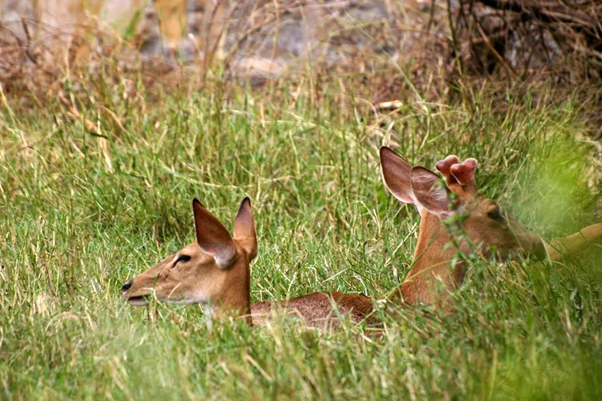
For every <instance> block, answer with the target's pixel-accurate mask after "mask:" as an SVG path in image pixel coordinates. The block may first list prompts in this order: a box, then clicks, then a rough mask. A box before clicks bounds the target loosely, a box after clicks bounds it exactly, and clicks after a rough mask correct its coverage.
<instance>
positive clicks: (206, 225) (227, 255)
mask: <svg viewBox="0 0 602 401" xmlns="http://www.w3.org/2000/svg"><path fill="white" fill-rule="evenodd" d="M192 210H193V212H194V226H195V228H196V240H197V243H198V244H199V246H200V247H201V250H202V251H203V252H205V253H207V254H209V255H211V256H213V258H214V259H215V262H216V263H217V265H218V266H219V267H222V268H227V267H230V266H232V263H234V260H235V259H236V246H235V245H234V241H233V240H232V237H230V234H228V230H226V228H225V227H224V226H223V225H222V223H220V222H219V220H218V219H216V218H215V217H214V216H213V215H212V214H211V213H209V212H208V211H207V209H205V208H204V207H203V205H201V202H199V201H198V200H197V199H194V200H193V201H192Z"/></svg>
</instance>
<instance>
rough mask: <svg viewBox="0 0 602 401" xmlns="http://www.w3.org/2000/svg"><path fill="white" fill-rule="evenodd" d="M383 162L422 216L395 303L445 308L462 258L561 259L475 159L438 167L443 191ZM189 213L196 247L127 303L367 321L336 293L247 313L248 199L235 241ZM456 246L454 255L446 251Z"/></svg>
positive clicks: (564, 243)
mask: <svg viewBox="0 0 602 401" xmlns="http://www.w3.org/2000/svg"><path fill="white" fill-rule="evenodd" d="M380 156H381V163H382V167H383V177H384V180H385V183H386V184H387V187H388V188H389V189H390V191H391V192H392V193H393V194H394V195H395V197H396V198H398V199H399V200H401V201H402V202H406V203H413V204H414V205H416V207H417V208H418V210H419V212H420V215H421V223H420V230H419V235H418V244H417V246H416V250H415V253H414V262H413V267H412V269H411V270H410V271H409V272H408V274H407V276H406V279H405V280H404V282H403V283H402V284H401V286H400V287H399V291H396V292H395V293H394V294H395V296H394V297H393V299H392V300H391V301H393V302H399V303H404V304H418V303H433V302H437V301H439V300H441V299H442V298H441V297H442V296H443V297H445V295H446V293H448V292H449V291H452V290H453V289H455V288H457V287H458V286H459V285H460V284H461V283H462V281H463V279H464V275H465V274H466V267H465V265H464V264H463V263H462V261H461V260H460V261H458V260H455V263H454V259H456V255H457V254H458V251H460V252H463V253H467V252H470V251H475V250H476V251H478V252H480V253H482V254H484V255H488V254H491V253H495V254H496V255H497V256H498V257H500V258H501V259H506V258H509V257H511V256H512V255H514V254H518V253H524V254H532V255H534V256H535V257H537V258H539V259H543V258H545V257H546V256H547V257H548V258H559V257H560V253H559V252H558V251H557V250H556V249H555V248H554V247H552V246H550V245H548V244H546V243H545V242H544V241H543V240H542V239H541V238H540V237H539V236H538V235H535V234H533V233H531V232H529V231H527V230H525V229H524V228H522V227H521V226H520V225H519V224H518V223H516V222H515V221H514V220H512V219H511V218H510V217H509V216H507V215H506V214H505V213H503V212H502V211H501V209H500V207H499V206H498V205H497V204H496V203H495V202H494V201H492V200H491V199H488V198H485V197H483V196H482V195H480V194H478V192H477V190H476V186H475V182H474V172H475V169H476V160H474V159H468V160H466V161H464V162H463V163H458V159H457V157H455V156H448V157H447V158H445V159H444V160H442V161H440V162H439V163H437V169H438V170H439V171H440V172H441V174H442V175H443V176H444V178H445V186H443V185H441V181H440V179H439V177H438V176H437V175H436V174H435V173H433V172H431V171H430V170H428V169H426V168H424V167H411V166H410V165H409V164H408V163H407V162H405V161H404V160H403V159H402V158H401V157H399V156H398V155H396V154H395V153H394V152H393V151H392V150H390V149H388V148H386V147H383V148H382V149H381V154H380ZM193 211H194V221H195V228H196V237H197V241H196V242H194V243H192V244H189V245H187V246H186V247H184V248H183V249H182V250H181V251H179V252H178V253H176V254H174V255H172V256H170V257H168V258H167V259H165V260H164V261H163V262H161V263H159V264H158V265H156V266H154V267H152V268H151V269H149V270H148V271H146V272H144V273H142V274H140V275H138V276H136V277H135V278H134V279H133V280H130V281H128V282H127V283H125V285H124V286H123V288H122V293H123V296H124V297H125V298H126V299H127V300H128V301H129V302H130V303H131V304H134V305H143V304H146V303H147V302H148V297H149V296H151V295H152V294H153V293H154V294H155V295H156V297H157V298H158V299H159V300H167V301H170V302H175V303H188V304H193V303H205V304H210V305H212V308H211V310H212V312H211V313H212V314H213V315H214V316H217V317H221V316H240V317H242V318H243V319H244V320H245V321H246V322H248V323H252V324H259V323H261V322H262V321H263V320H264V319H265V318H266V317H267V316H268V315H270V312H271V311H272V310H274V309H275V310H283V309H286V310H287V312H291V311H292V313H294V314H297V315H299V316H300V317H302V318H303V319H304V320H305V321H306V323H307V324H308V325H310V326H324V325H331V324H336V323H337V316H338V315H337V313H336V312H337V311H338V312H339V313H340V314H342V315H347V316H348V317H350V318H351V319H352V320H353V321H355V322H358V321H361V320H364V319H365V318H366V317H368V316H369V315H370V313H371V311H372V302H371V300H370V299H369V298H368V297H364V296H361V295H350V294H342V293H336V292H333V293H321V292H320V293H314V294H310V295H306V296H302V297H298V298H294V299H291V300H285V301H279V302H276V301H274V302H271V301H268V302H260V303H255V304H251V303H250V268H249V263H250V262H251V260H252V259H253V258H254V257H255V256H256V254H257V239H256V234H255V225H254V221H253V214H252V211H251V203H250V201H249V199H248V198H245V200H243V202H242V204H241V206H240V209H239V211H238V214H237V215H236V218H235V220H234V237H233V238H232V237H230V234H229V233H228V231H227V230H226V228H225V227H224V226H223V225H222V224H221V223H220V222H219V221H218V220H217V219H216V218H215V217H214V216H212V215H211V214H210V213H209V212H208V211H207V210H206V209H205V208H204V207H203V206H202V205H201V204H200V202H198V201H197V200H194V201H193ZM601 239H602V224H596V225H593V226H590V227H587V228H586V229H584V230H582V231H581V232H580V233H577V234H574V235H572V236H570V237H566V238H563V239H558V240H556V241H555V242H553V243H554V244H555V245H556V247H563V248H565V249H566V250H567V251H569V252H572V251H579V250H581V249H582V248H584V247H585V246H586V245H587V244H588V243H589V242H599V241H600V240H601ZM450 243H451V244H452V245H453V246H452V247H449V246H447V245H448V244H450ZM452 263H454V266H453V267H452ZM441 285H442V286H443V287H444V289H445V290H446V291H444V292H443V293H441V292H438V291H437V287H438V286H441ZM399 298H401V299H399ZM335 305H336V311H335V308H334V306H335Z"/></svg>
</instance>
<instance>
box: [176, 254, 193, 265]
mask: <svg viewBox="0 0 602 401" xmlns="http://www.w3.org/2000/svg"><path fill="white" fill-rule="evenodd" d="M188 261H190V256H189V255H178V257H177V258H176V260H174V262H173V265H174V266H175V265H177V264H178V263H179V262H188Z"/></svg>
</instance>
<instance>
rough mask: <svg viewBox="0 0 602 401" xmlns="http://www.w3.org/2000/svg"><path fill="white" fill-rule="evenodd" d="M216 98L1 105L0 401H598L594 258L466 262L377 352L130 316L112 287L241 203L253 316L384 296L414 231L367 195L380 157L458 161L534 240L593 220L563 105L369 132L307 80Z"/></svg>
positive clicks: (168, 315)
mask: <svg viewBox="0 0 602 401" xmlns="http://www.w3.org/2000/svg"><path fill="white" fill-rule="evenodd" d="M120 85H122V83H120V82H118V83H117V84H116V88H117V89H119V88H122V86H120ZM123 85H125V83H123ZM226 89H227V90H226ZM226 89H225V88H224V87H221V89H220V87H217V88H215V89H214V90H211V91H198V92H191V93H186V94H181V93H179V92H178V91H173V93H172V94H163V95H162V96H161V97H159V98H158V99H156V100H155V101H150V100H148V101H147V99H148V98H150V96H148V97H147V96H146V94H145V92H144V90H141V91H140V92H139V93H140V98H132V97H128V96H125V95H124V94H123V93H125V90H124V92H123V93H122V92H120V91H119V90H115V91H114V92H110V91H109V92H107V91H106V90H105V91H103V88H102V87H100V86H98V87H95V88H84V92H85V91H87V90H89V91H90V93H91V94H90V95H89V97H88V98H87V99H86V100H85V101H82V102H78V101H76V100H75V99H76V98H75V97H73V98H72V97H69V94H68V93H67V97H66V98H67V102H68V103H70V104H71V105H72V109H71V111H69V108H68V107H65V105H64V103H65V102H63V103H61V102H59V101H58V100H50V99H48V100H45V101H41V102H40V101H37V102H35V101H34V102H31V103H30V104H29V105H28V106H23V104H22V103H19V101H17V100H11V99H6V98H4V100H3V103H2V108H1V109H0V110H1V113H0V141H1V142H0V211H1V212H0V265H2V270H1V272H0V301H1V302H0V398H2V399H52V400H56V399H105V398H108V399H165V400H169V399H174V400H180V399H218V400H223V399H234V398H235V397H237V398H238V399H345V400H349V399H465V398H468V399H563V400H566V399H600V398H602V315H601V313H602V300H601V297H600V295H601V284H602V265H601V263H600V256H601V255H602V252H601V249H599V248H598V249H594V250H592V251H591V252H590V253H589V254H588V255H587V256H585V257H582V258H579V259H574V260H571V261H569V262H567V263H566V264H556V265H554V266H542V265H534V264H532V263H527V262H525V263H521V264H520V265H515V264H499V263H493V262H485V261H479V260H475V262H474V264H473V265H472V267H471V271H470V272H469V274H468V277H467V280H466V283H465V285H464V286H463V287H462V288H461V289H460V290H459V291H458V292H457V293H456V294H455V296H454V298H455V308H454V309H455V313H454V314H453V315H451V316H450V315H444V314H441V313H437V311H436V310H431V309H429V308H426V307H425V308H417V309H415V310H407V311H404V312H403V313H402V314H400V315H399V316H396V317H390V316H382V318H383V320H384V324H385V329H384V331H385V334H384V336H383V337H382V338H374V337H371V336H369V335H367V334H368V329H367V328H365V327H362V326H361V325H360V326H354V325H352V324H351V323H349V322H347V323H346V324H345V325H344V327H343V329H341V330H340V331H337V332H332V333H320V332H313V331H307V330H303V328H302V327H299V326H298V324H296V323H295V322H291V321H283V322H275V323H273V324H270V325H269V326H267V327H259V328H249V327H244V326H242V325H240V324H239V323H237V322H231V323H224V324H222V325H219V326H217V327H214V328H213V330H212V331H208V330H207V329H206V327H205V325H204V320H203V312H202V309H201V308H200V307H198V306H190V307H178V306H173V305H162V304H156V305H152V306H151V307H149V308H133V307H131V306H128V305H126V304H125V303H124V302H123V300H122V299H121V297H120V287H121V285H122V284H123V282H125V281H126V280H127V279H129V278H131V277H133V276H134V275H136V274H138V273H140V272H142V271H144V270H146V269H147V268H148V267H150V266H152V265H153V264H155V263H157V262H159V261H160V260H162V258H163V257H165V256H166V255H168V254H169V253H171V252H174V251H176V250H178V249H179V248H180V247H181V246H183V245H184V244H186V243H188V242H191V241H192V240H193V239H194V232H193V231H194V228H193V225H192V210H191V207H190V202H191V200H192V198H193V197H197V198H199V199H200V200H201V201H202V202H203V203H204V204H205V205H206V206H207V207H208V209H209V210H210V211H211V212H212V213H214V214H215V215H216V216H217V217H218V218H220V219H221V220H222V221H223V222H225V223H226V226H227V227H228V228H231V222H232V219H233V217H234V214H235V212H236V209H237V207H238V204H239V202H240V200H241V199H242V198H243V197H244V196H245V195H249V196H250V197H251V199H252V201H253V206H254V211H255V216H256V224H257V229H258V238H259V255H258V257H257V259H256V260H255V261H254V263H253V265H252V273H251V276H252V295H251V296H252V300H254V301H258V300H267V299H284V298H287V297H292V296H297V295H302V294H306V293H309V292H315V291H321V290H330V291H335V290H336V291H343V292H348V293H364V294H367V295H369V296H371V297H373V298H374V299H379V298H380V297H381V296H382V295H383V294H385V293H386V292H387V291H388V290H391V289H393V288H394V287H395V286H396V285H398V284H399V283H400V282H401V281H402V280H403V277H404V276H405V274H406V272H407V270H408V268H409V266H410V263H411V257H412V251H413V247H414V246H415V244H416V239H417V225H418V222H419V219H418V215H417V213H416V211H415V210H414V209H413V207H408V206H403V205H401V204H400V203H399V202H397V201H396V200H395V199H394V198H393V197H392V196H391V195H389V193H388V192H387V190H386V189H385V188H384V186H383V183H382V181H381V177H380V171H379V163H378V148H379V147H380V146H381V145H383V144H386V145H392V146H394V147H398V149H399V150H398V152H399V153H400V154H403V155H404V156H405V157H406V158H407V159H408V160H409V161H410V162H412V163H414V164H422V165H425V166H427V167H429V168H433V167H434V163H435V162H436V161H437V160H439V159H441V158H443V157H444V156H446V155H447V154H449V153H455V154H458V155H459V156H460V157H476V158H477V159H478V160H479V161H480V167H479V170H478V177H477V183H478V184H479V186H480V188H481V190H482V192H483V193H484V194H486V195H488V196H491V197H493V198H494V199H496V200H498V201H499V203H500V204H501V205H502V206H503V207H505V208H507V209H509V210H510V211H511V212H512V214H513V215H514V217H515V218H517V220H519V221H520V222H521V223H522V224H523V225H524V226H525V227H527V228H529V229H531V230H533V231H536V232H538V233H541V234H543V235H544V236H546V237H547V238H551V237H552V236H558V235H568V234H570V233H572V232H574V231H575V230H577V229H579V228H580V227H582V226H585V225H588V224H592V223H594V222H597V221H599V220H600V217H599V212H600V211H599V210H597V208H599V203H598V204H597V203H596V202H597V201H598V200H599V192H600V176H599V175H600V170H599V169H600V167H599V163H600V160H599V153H598V156H596V153H595V152H596V146H595V145H596V143H593V142H590V141H588V140H586V139H584V136H583V133H584V132H585V125H584V122H583V121H582V119H581V118H580V109H579V107H580V105H579V104H578V102H576V101H571V99H567V100H566V101H565V102H563V103H560V104H558V103H557V104H556V105H554V106H549V105H548V106H546V105H545V104H550V103H549V102H545V101H541V102H539V101H538V102H536V101H534V100H532V99H530V98H528V97H526V98H521V99H512V97H511V96H508V97H507V98H506V100H505V102H504V107H499V106H500V105H499V104H496V103H494V102H492V101H490V100H487V99H488V97H487V96H483V97H479V96H475V98H474V99H473V101H472V102H459V103H457V104H450V105H441V104H420V103H418V102H416V101H410V102H407V105H406V106H404V107H403V108H402V109H401V110H399V111H398V112H396V113H391V114H378V113H377V114H374V113H373V112H372V111H370V110H368V111H366V108H365V107H364V106H362V104H360V103H361V102H360V101H359V100H358V99H353V98H351V97H350V98H348V99H344V100H345V102H346V103H345V110H346V113H344V114H341V113H340V108H341V104H340V102H338V101H337V102H334V101H331V99H329V97H328V96H318V97H310V96H309V95H308V94H310V93H312V90H313V87H312V83H311V81H305V83H304V84H302V85H301V86H300V87H299V88H297V89H296V90H295V91H293V90H292V89H291V90H290V92H289V91H288V90H287V89H286V87H284V88H281V89H280V90H278V91H273V92H271V93H253V92H247V91H245V90H244V89H236V88H233V87H228V88H226ZM332 90H333V91H334V90H336V89H335V88H333V89H332ZM356 105H357V106H356ZM73 109H77V113H75V114H74V110H73ZM69 113H71V114H69ZM74 115H75V118H74ZM597 146H598V147H599V143H598V144H597ZM596 158H598V159H596ZM597 213H598V214H597Z"/></svg>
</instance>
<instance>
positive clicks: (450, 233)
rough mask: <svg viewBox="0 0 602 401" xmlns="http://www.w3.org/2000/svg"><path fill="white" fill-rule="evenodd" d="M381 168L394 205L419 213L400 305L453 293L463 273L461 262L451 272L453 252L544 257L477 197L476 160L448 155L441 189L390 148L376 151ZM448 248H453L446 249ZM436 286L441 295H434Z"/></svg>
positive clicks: (537, 244) (535, 239)
mask: <svg viewBox="0 0 602 401" xmlns="http://www.w3.org/2000/svg"><path fill="white" fill-rule="evenodd" d="M381 164H382V168H383V177H384V180H385V183H386V185H387V187H388V188H389V190H390V191H391V192H392V193H393V194H394V195H395V196H396V197H397V198H398V199H399V200H401V201H403V202H405V203H414V204H416V205H417V207H418V208H419V210H420V214H421V221H420V230H419V234H418V244H417V246H416V250H415V252H414V262H413V267H412V269H411V270H410V271H409V272H408V274H407V275H406V278H405V280H404V282H403V283H402V284H401V286H400V288H399V291H398V292H397V295H400V296H401V297H402V298H403V301H404V302H406V303H409V304H418V303H434V302H436V301H438V300H441V299H444V298H445V297H446V293H449V292H451V291H453V290H454V289H456V288H457V287H458V286H459V285H460V284H461V283H462V281H463V280H464V276H465V274H466V267H465V266H464V264H463V263H462V261H461V260H458V261H457V263H456V265H455V266H454V267H453V268H452V261H453V260H454V258H455V257H456V255H457V254H458V251H460V252H462V253H464V254H467V253H468V252H470V251H475V250H476V251H478V252H480V253H482V254H485V255H486V254H488V253H489V250H490V249H495V253H496V254H497V256H498V257H500V258H501V259H506V258H508V257H511V256H512V255H514V254H517V253H519V252H523V253H525V254H528V253H535V254H538V256H543V255H544V254H545V249H544V244H543V243H542V240H541V238H540V237H539V236H538V235H536V234H533V233H531V232H529V231H527V230H525V229H524V228H523V227H522V226H520V225H519V224H518V223H517V222H516V221H514V220H513V219H512V218H511V217H510V216H507V215H505V214H504V213H502V211H501V209H500V207H499V206H498V205H497V204H496V203H495V202H494V201H492V200H491V199H488V198H486V197H484V196H482V195H479V194H478V193H477V191H476V185H475V183H474V170H475V169H476V165H477V163H476V160H474V159H468V160H466V161H465V162H464V163H459V160H458V158H457V157H456V156H448V157H447V158H445V159H444V160H442V161H440V162H439V163H437V168H438V169H439V170H440V171H441V173H442V174H443V176H444V178H445V187H439V183H438V181H439V179H438V178H437V176H436V175H435V174H434V173H433V172H431V171H430V170H428V169H426V168H424V167H410V165H409V164H408V163H407V162H405V160H403V159H402V158H401V157H399V156H398V155H396V154H395V153H394V152H393V151H392V150H390V149H389V148H386V147H383V148H381ZM451 194H453V196H451ZM491 216H494V217H495V218H492V217H491ZM445 221H447V222H448V223H447V225H446V223H445ZM450 243H451V244H452V245H453V246H448V244H450ZM438 287H440V288H442V290H443V292H442V293H439V294H438V293H437V289H438Z"/></svg>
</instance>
